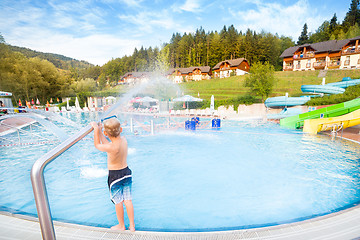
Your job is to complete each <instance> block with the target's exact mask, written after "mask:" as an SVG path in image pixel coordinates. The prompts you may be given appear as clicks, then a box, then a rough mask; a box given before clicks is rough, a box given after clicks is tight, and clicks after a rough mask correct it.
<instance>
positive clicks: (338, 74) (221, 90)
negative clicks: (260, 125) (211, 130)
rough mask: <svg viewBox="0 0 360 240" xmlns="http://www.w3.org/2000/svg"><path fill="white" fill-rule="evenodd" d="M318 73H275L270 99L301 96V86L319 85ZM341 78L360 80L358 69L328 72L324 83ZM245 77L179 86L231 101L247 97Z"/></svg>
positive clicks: (247, 90) (205, 95)
mask: <svg viewBox="0 0 360 240" xmlns="http://www.w3.org/2000/svg"><path fill="white" fill-rule="evenodd" d="M318 75H319V71H302V72H299V71H298V72H293V71H286V72H283V71H281V72H275V78H276V79H277V81H276V83H275V85H274V89H273V91H272V94H271V95H270V97H273V96H280V95H285V93H286V92H288V93H289V96H292V97H294V96H301V95H302V92H301V85H305V84H321V83H322V78H319V77H318ZM343 77H351V78H352V79H357V78H360V69H354V70H328V72H327V74H326V77H325V79H326V83H331V82H338V81H341V80H342V78H343ZM244 81H245V76H234V77H229V78H222V79H220V78H216V79H210V80H203V81H199V82H187V83H181V84H180V86H181V87H182V88H183V89H184V92H185V93H188V94H191V95H194V96H195V95H196V96H197V94H198V93H199V94H200V97H201V98H203V99H207V100H209V99H210V97H211V95H214V96H215V97H216V99H218V100H220V99H231V98H236V97H239V95H240V96H245V95H248V92H249V89H248V88H246V87H244Z"/></svg>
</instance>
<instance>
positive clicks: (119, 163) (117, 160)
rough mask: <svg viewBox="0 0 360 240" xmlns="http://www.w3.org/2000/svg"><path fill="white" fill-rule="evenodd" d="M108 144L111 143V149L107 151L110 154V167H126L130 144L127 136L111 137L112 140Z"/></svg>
mask: <svg viewBox="0 0 360 240" xmlns="http://www.w3.org/2000/svg"><path fill="white" fill-rule="evenodd" d="M110 139H111V138H110ZM108 144H109V145H110V146H109V150H108V151H106V152H107V155H108V169H109V170H118V169H123V168H126V167H127V161H126V158H127V153H128V144H127V141H126V138H125V137H123V136H119V137H118V138H116V140H115V139H111V142H110V143H108Z"/></svg>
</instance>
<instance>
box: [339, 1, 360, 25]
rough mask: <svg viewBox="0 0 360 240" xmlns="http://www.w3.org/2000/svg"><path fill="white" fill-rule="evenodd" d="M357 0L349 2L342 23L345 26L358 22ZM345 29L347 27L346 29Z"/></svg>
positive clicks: (359, 13)
mask: <svg viewBox="0 0 360 240" xmlns="http://www.w3.org/2000/svg"><path fill="white" fill-rule="evenodd" d="M359 1H360V0H352V1H351V4H350V8H349V11H348V12H347V13H346V16H345V19H344V22H343V25H344V26H345V27H351V26H354V25H355V23H358V24H359V23H360V10H359ZM346 30H347V29H346Z"/></svg>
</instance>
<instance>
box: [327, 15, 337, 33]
mask: <svg viewBox="0 0 360 240" xmlns="http://www.w3.org/2000/svg"><path fill="white" fill-rule="evenodd" d="M337 25H338V23H337V17H336V13H334V16H333V17H332V19H331V20H330V26H329V31H330V34H331V33H332V32H333V31H334V30H335V29H336V27H337Z"/></svg>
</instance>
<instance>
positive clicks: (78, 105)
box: [75, 97, 80, 109]
mask: <svg viewBox="0 0 360 240" xmlns="http://www.w3.org/2000/svg"><path fill="white" fill-rule="evenodd" d="M75 107H76V109H79V108H80V103H79V99H78V98H77V97H76V98H75Z"/></svg>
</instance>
